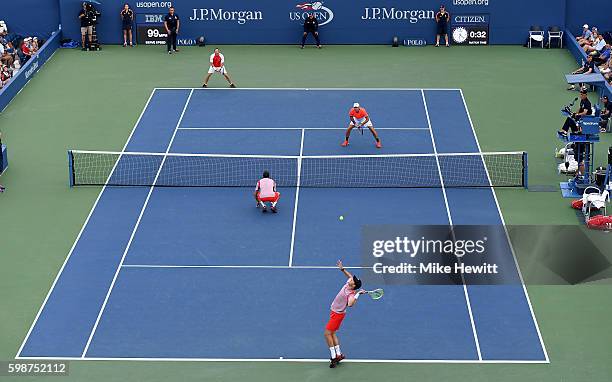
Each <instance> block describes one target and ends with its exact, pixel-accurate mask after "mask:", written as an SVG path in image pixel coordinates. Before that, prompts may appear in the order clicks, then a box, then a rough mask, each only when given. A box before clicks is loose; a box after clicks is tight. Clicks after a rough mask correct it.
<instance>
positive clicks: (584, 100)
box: [559, 89, 593, 137]
mask: <svg viewBox="0 0 612 382" xmlns="http://www.w3.org/2000/svg"><path fill="white" fill-rule="evenodd" d="M592 112H593V111H592V105H591V101H589V97H587V91H586V90H584V89H583V90H581V91H580V107H579V108H578V111H577V112H576V113H572V116H571V117H567V118H566V119H565V123H564V124H563V127H562V128H561V130H559V134H561V135H562V136H564V137H565V136H567V132H568V130H569V129H570V128H571V129H572V133H580V127H579V126H578V124H577V122H578V121H579V120H580V118H582V117H583V116H585V115H591V114H592Z"/></svg>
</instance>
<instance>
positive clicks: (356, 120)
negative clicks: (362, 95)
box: [342, 102, 382, 149]
mask: <svg viewBox="0 0 612 382" xmlns="http://www.w3.org/2000/svg"><path fill="white" fill-rule="evenodd" d="M349 119H350V120H351V121H350V123H349V127H348V129H347V130H346V136H345V138H344V142H342V146H343V147H346V146H348V144H349V138H350V137H351V130H353V129H354V128H355V127H356V128H358V129H359V130H360V131H361V134H363V127H364V126H365V127H367V128H368V129H370V132H371V133H372V135H373V136H374V139H375V140H376V148H377V149H379V148H381V147H382V144H381V143H380V139H379V138H378V134H377V133H376V130H374V125H372V120H371V119H370V116H369V115H368V112H367V111H366V109H365V108H363V107H361V106H360V105H359V104H358V103H357V102H355V103H354V104H353V107H352V108H351V110H350V111H349Z"/></svg>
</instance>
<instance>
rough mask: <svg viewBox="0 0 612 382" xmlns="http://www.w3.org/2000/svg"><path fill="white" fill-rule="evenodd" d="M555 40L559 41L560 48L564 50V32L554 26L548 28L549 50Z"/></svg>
mask: <svg viewBox="0 0 612 382" xmlns="http://www.w3.org/2000/svg"><path fill="white" fill-rule="evenodd" d="M553 39H558V40H559V48H560V49H562V48H563V31H562V30H561V28H559V27H558V26H552V27H550V28H548V47H549V48H550V47H551V46H552V45H550V42H551V41H552V40H553Z"/></svg>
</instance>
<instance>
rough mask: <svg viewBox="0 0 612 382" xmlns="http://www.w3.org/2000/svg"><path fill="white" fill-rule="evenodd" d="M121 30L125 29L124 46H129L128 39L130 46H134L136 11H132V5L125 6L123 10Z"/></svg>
mask: <svg viewBox="0 0 612 382" xmlns="http://www.w3.org/2000/svg"><path fill="white" fill-rule="evenodd" d="M120 15H121V25H122V27H121V29H123V46H124V47H126V46H127V42H128V37H129V40H130V46H134V44H132V23H133V22H134V11H132V10H131V9H130V5H129V4H128V3H125V4H123V9H122V10H121V14H120Z"/></svg>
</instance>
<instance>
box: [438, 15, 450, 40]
mask: <svg viewBox="0 0 612 382" xmlns="http://www.w3.org/2000/svg"><path fill="white" fill-rule="evenodd" d="M449 20H450V14H449V13H448V12H446V9H445V8H444V5H440V11H439V12H438V13H436V23H437V27H436V28H437V33H436V46H440V36H444V41H445V43H446V46H447V47H449V46H450V44H449V43H448V21H449Z"/></svg>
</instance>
